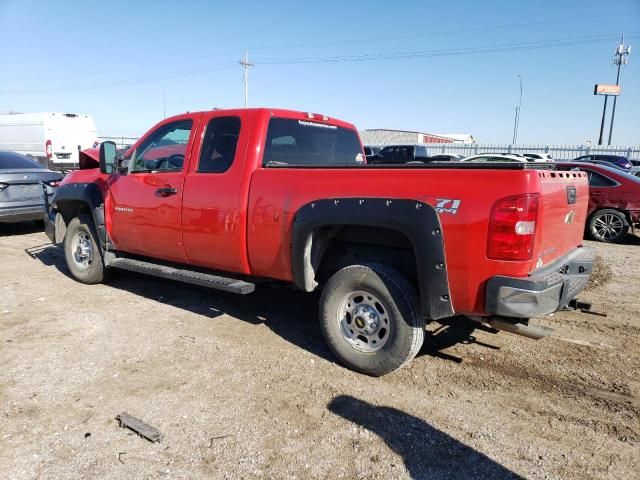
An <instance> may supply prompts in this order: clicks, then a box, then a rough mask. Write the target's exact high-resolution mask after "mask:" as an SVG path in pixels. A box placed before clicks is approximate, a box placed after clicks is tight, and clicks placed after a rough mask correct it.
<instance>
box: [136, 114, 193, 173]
mask: <svg viewBox="0 0 640 480" xmlns="http://www.w3.org/2000/svg"><path fill="white" fill-rule="evenodd" d="M192 126H193V121H192V120H180V121H178V122H173V123H169V124H167V125H163V126H161V127H160V128H158V129H157V130H156V131H155V132H153V133H152V134H151V135H149V136H148V137H147V138H146V140H144V141H143V142H142V144H141V145H140V146H138V148H137V149H136V150H135V151H134V152H133V154H132V156H133V162H132V167H131V172H179V171H181V170H182V165H183V163H184V156H185V153H186V150H187V144H188V143H189V135H190V133H191V127H192Z"/></svg>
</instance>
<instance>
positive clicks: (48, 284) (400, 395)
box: [0, 225, 640, 479]
mask: <svg viewBox="0 0 640 480" xmlns="http://www.w3.org/2000/svg"><path fill="white" fill-rule="evenodd" d="M639 245H640V238H639V237H629V240H628V241H627V243H626V244H624V245H602V244H597V247H598V251H599V255H600V256H601V257H602V259H603V263H604V264H606V265H607V266H608V267H609V268H610V269H611V275H610V276H609V277H610V278H609V280H608V281H607V282H606V283H604V284H598V285H596V286H595V287H594V288H593V289H591V290H589V291H588V292H585V293H584V294H583V295H582V296H581V299H583V300H585V301H589V302H592V303H593V309H594V310H596V311H599V312H604V313H606V314H607V315H608V316H607V317H606V318H605V317H600V316H594V315H588V314H584V313H579V312H562V313H559V314H555V315H553V316H549V317H545V318H543V319H540V322H541V323H544V324H547V325H551V326H554V327H556V328H557V330H556V332H555V333H554V334H553V335H552V336H551V337H549V338H547V339H544V340H540V341H537V342H536V341H532V340H528V339H525V338H522V337H518V336H515V335H511V334H507V333H500V334H494V333H492V332H491V331H488V330H486V329H478V328H476V326H475V324H472V323H471V322H469V321H467V320H465V319H462V318H456V319H451V320H449V321H447V322H443V323H437V324H435V323H434V324H431V325H429V326H428V330H429V333H428V335H427V340H426V343H425V347H424V348H423V350H422V352H421V353H420V355H419V356H418V357H417V358H416V359H415V360H414V361H413V362H412V363H411V364H409V365H408V366H407V367H405V368H403V369H401V370H400V371H398V372H395V373H393V374H390V375H388V376H385V377H383V378H369V377H366V376H363V375H359V374H356V373H353V372H351V371H349V370H346V369H344V368H342V367H341V366H339V365H337V364H336V363H335V362H334V360H335V359H334V358H333V357H332V355H331V353H330V352H329V351H328V349H327V348H326V347H325V346H324V343H323V340H322V337H321V335H320V330H319V327H318V325H317V322H316V312H317V302H318V298H317V296H306V295H304V294H301V293H298V292H295V291H292V290H291V289H288V288H282V287H279V288H275V287H270V286H261V287H259V288H258V291H257V292H256V293H255V294H253V295H251V296H248V297H242V298H240V297H236V296H233V295H228V294H223V293H218V292H214V291H205V290H199V289H194V288H188V287H185V286H182V285H180V284H176V283H171V282H165V281H160V280H156V279H152V278H146V277H142V276H136V275H128V274H124V273H123V274H119V275H117V276H116V277H115V278H114V279H113V280H111V281H110V282H109V283H108V284H107V285H95V286H86V285H82V284H79V283H76V282H75V281H73V280H72V279H71V278H69V276H68V273H67V270H66V267H65V264H64V257H63V255H62V252H61V251H60V250H59V249H57V248H55V247H53V246H51V245H49V244H48V243H47V239H46V237H45V236H44V234H43V233H41V232H40V231H39V228H38V227H37V226H35V227H34V226H32V225H22V226H0V261H1V266H2V268H1V269H0V345H1V348H0V381H1V382H0V415H1V418H2V422H1V423H0V472H4V473H3V474H2V477H3V478H18V479H23V478H24V479H30V478H47V479H48V478H56V479H57V478H59V479H69V478H229V479H237V478H247V479H259V478H332V479H334V478H348V479H355V478H371V479H373V478H376V479H379V478H393V479H402V478H416V479H446V478H492V479H497V478H519V477H525V478H549V479H589V478H593V479H601V478H638V472H640V400H639V399H640V381H639V379H638V365H640V341H639V339H640V315H639V314H640V302H638V298H640V270H639V269H638V265H639V264H638V252H639ZM123 411H124V412H128V413H129V414H131V415H134V416H137V417H139V418H141V419H143V420H144V421H146V422H147V423H149V424H150V425H153V426H155V427H157V428H158V429H159V430H160V431H161V432H162V433H163V434H164V438H163V440H162V441H161V442H160V443H155V444H152V443H149V442H148V441H146V440H144V439H142V438H140V437H138V436H136V435H135V434H134V433H133V432H130V431H129V430H126V429H121V428H119V427H118V425H117V422H116V421H115V420H114V417H115V416H116V415H117V414H119V413H121V412H123ZM633 472H636V473H635V474H634V473H633Z"/></svg>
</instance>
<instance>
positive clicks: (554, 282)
mask: <svg viewBox="0 0 640 480" xmlns="http://www.w3.org/2000/svg"><path fill="white" fill-rule="evenodd" d="M595 257H596V250H595V248H593V247H580V248H576V249H575V250H573V251H571V252H569V253H568V254H567V255H565V256H564V257H562V258H559V259H558V260H556V261H555V262H553V263H551V264H549V265H547V266H546V267H543V268H541V269H538V270H536V271H535V272H532V273H531V274H530V275H529V276H528V277H525V278H515V277H504V276H496V277H492V278H491V279H489V281H488V282H487V291H486V302H487V303H486V305H487V311H488V312H489V313H491V314H493V315H500V316H504V317H516V318H531V317H538V316H541V315H546V314H548V313H552V312H555V311H556V310H559V309H561V308H563V307H565V306H567V304H568V303H569V302H570V301H571V300H573V298H575V296H576V295H577V294H578V293H580V292H581V291H582V290H583V289H584V287H585V286H586V284H587V282H588V281H589V277H590V276H591V271H592V270H593V262H594V260H595Z"/></svg>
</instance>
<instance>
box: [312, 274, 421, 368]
mask: <svg viewBox="0 0 640 480" xmlns="http://www.w3.org/2000/svg"><path fill="white" fill-rule="evenodd" d="M320 322H321V329H322V333H323V335H324V338H325V340H326V341H327V344H328V345H329V348H330V349H331V350H332V351H333V353H334V354H335V355H336V356H337V357H338V358H339V359H340V361H341V362H342V363H343V364H344V365H346V366H347V367H348V368H351V369H352V370H356V371H358V372H362V373H365V374H367V375H372V376H376V377H377V376H381V375H385V374H387V373H390V372H393V371H394V370H397V369H398V368H400V367H402V366H403V365H405V364H406V363H407V362H409V361H410V360H411V359H412V358H413V357H415V356H416V354H417V353H418V351H419V350H420V347H421V346H422V342H423V340H424V319H423V318H422V316H421V315H420V310H419V308H418V298H417V295H416V293H415V290H414V288H413V287H412V285H411V284H410V283H409V282H408V281H407V279H406V278H405V277H404V276H402V275H401V274H399V273H398V272H396V271H395V270H393V269H391V268H389V267H387V266H385V265H378V264H366V265H352V266H349V267H346V268H343V269H342V270H340V271H338V272H336V273H335V274H334V275H333V276H332V277H331V278H330V279H329V281H328V282H327V284H326V285H325V287H324V290H323V291H322V296H321V299H320Z"/></svg>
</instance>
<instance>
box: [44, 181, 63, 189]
mask: <svg viewBox="0 0 640 480" xmlns="http://www.w3.org/2000/svg"><path fill="white" fill-rule="evenodd" d="M60 182H62V180H49V181H46V182H44V183H46V184H47V185H49V186H50V187H53V188H55V187H58V186H59V185H60Z"/></svg>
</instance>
